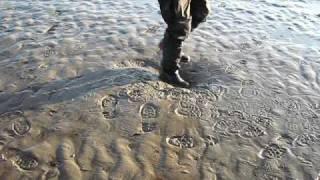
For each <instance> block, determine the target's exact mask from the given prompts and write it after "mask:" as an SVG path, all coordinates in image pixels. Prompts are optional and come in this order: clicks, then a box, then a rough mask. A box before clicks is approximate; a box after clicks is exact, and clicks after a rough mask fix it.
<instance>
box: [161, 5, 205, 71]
mask: <svg viewBox="0 0 320 180" xmlns="http://www.w3.org/2000/svg"><path fill="white" fill-rule="evenodd" d="M159 4H160V9H161V15H162V17H163V19H164V21H165V22H166V23H167V25H168V27H167V29H166V32H165V35H164V39H163V59H162V62H161V66H162V69H163V70H164V71H166V72H168V73H172V72H174V71H176V70H178V69H179V61H180V56H181V51H182V42H183V41H184V40H185V39H186V38H187V37H188V36H189V34H190V32H191V31H192V30H193V29H195V28H196V27H197V26H198V25H199V24H200V23H201V22H204V21H205V19H206V17H207V16H208V14H209V12H210V10H209V2H208V0H159Z"/></svg>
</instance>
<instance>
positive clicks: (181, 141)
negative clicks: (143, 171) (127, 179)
mask: <svg viewBox="0 0 320 180" xmlns="http://www.w3.org/2000/svg"><path fill="white" fill-rule="evenodd" d="M117 92H118V93H117V94H115V95H114V94H108V95H106V96H104V97H103V98H102V100H101V109H102V115H103V117H104V118H105V119H107V120H111V119H113V120H116V119H117V117H118V115H119V114H120V113H121V108H120V107H118V106H119V101H120V99H122V100H123V99H127V101H128V102H129V103H135V104H137V106H139V108H138V109H139V112H138V113H139V116H140V117H141V127H142V130H143V132H145V133H152V132H154V131H155V130H156V129H159V128H160V127H159V122H158V120H159V117H160V116H161V111H168V110H167V109H161V108H163V107H162V106H160V102H161V101H166V102H171V104H172V106H170V107H172V108H173V112H174V113H176V115H178V116H182V117H184V118H189V119H192V120H209V121H213V122H214V123H213V124H212V125H211V126H212V131H214V132H215V135H205V137H204V140H205V143H206V145H207V147H208V146H214V145H215V144H217V143H219V139H220V137H226V136H227V137H233V136H239V137H242V138H258V137H262V136H265V135H267V134H268V130H270V129H271V128H272V127H273V123H274V121H273V119H271V118H269V117H265V116H262V115H255V114H246V113H244V112H242V111H237V110H231V111H230V110H221V109H215V108H212V105H214V103H215V102H216V100H217V98H218V97H217V95H216V94H215V93H214V92H212V91H210V90H207V89H203V88H198V89H193V90H186V89H181V88H172V89H169V88H164V89H160V90H159V89H157V88H155V87H151V86H149V85H146V84H143V83H142V84H141V83H140V84H134V85H132V86H129V87H126V88H123V89H120V90H119V91H117ZM279 104H280V103H279ZM284 106H286V107H288V109H297V108H298V106H297V105H295V103H292V102H289V103H288V104H285V105H284ZM212 109H213V111H214V112H212ZM207 111H210V112H212V113H211V114H210V115H209V116H208V114H206V112H207ZM311 117H313V116H311ZM0 118H1V121H0V123H1V131H3V132H11V133H13V136H18V137H21V136H25V135H27V134H28V132H29V131H30V130H31V122H30V121H29V119H28V118H26V117H25V116H24V114H23V112H20V111H16V112H10V113H5V114H3V115H1V116H0ZM8 122H9V123H8ZM8 124H10V126H5V125H8ZM11 136H12V135H8V137H10V138H11ZM0 139H1V143H2V144H4V145H5V143H6V140H7V138H5V137H2V135H1V137H0ZM166 143H167V144H168V145H169V146H173V147H177V148H181V149H186V148H193V147H195V146H196V145H197V144H196V143H195V140H194V137H192V135H189V134H178V135H174V136H170V137H167V138H166ZM67 144H68V143H67ZM292 144H293V145H297V146H311V145H314V144H320V134H318V133H316V132H314V133H304V134H300V135H297V136H296V137H295V139H294V140H293V142H292ZM71 149H72V148H71ZM65 151H66V152H68V153H67V154H68V155H70V154H72V153H71V151H73V150H70V147H68V146H61V147H60V148H59V150H58V152H57V153H58V155H59V157H57V158H58V159H59V161H60V162H63V163H65V166H70V168H75V169H76V170H75V171H76V172H80V171H79V169H78V167H77V165H76V164H75V163H74V162H73V160H72V157H70V156H68V157H65V153H66V152H65ZM69 151H70V152H69ZM60 152H61V153H60ZM286 153H287V149H286V148H285V147H283V146H281V145H279V144H276V143H270V144H268V145H267V146H265V147H264V148H263V149H262V150H261V151H260V153H259V155H260V157H261V158H262V159H268V160H273V159H280V158H282V157H283V156H284V155H285V154H286ZM14 163H15V165H16V166H17V167H19V168H20V169H22V170H25V171H32V170H35V169H37V167H39V160H38V159H37V158H36V157H34V156H33V155H32V154H29V153H25V152H18V153H17V154H16V156H15V158H14ZM61 168H62V167H61ZM68 168H69V167H68ZM60 171H61V173H62V175H63V174H64V173H65V174H64V175H63V176H65V177H68V176H72V175H70V174H67V173H68V172H67V171H65V170H64V169H60ZM56 175H57V174H56ZM56 175H55V176H56Z"/></svg>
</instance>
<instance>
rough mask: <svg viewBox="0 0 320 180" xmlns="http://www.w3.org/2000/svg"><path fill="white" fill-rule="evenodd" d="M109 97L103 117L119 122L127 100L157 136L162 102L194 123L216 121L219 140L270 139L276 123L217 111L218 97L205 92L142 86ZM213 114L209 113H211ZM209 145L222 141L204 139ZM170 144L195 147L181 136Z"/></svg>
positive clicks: (214, 126)
mask: <svg viewBox="0 0 320 180" xmlns="http://www.w3.org/2000/svg"><path fill="white" fill-rule="evenodd" d="M117 92H118V93H115V95H114V94H109V95H107V96H105V97H104V98H103V99H102V105H101V106H102V109H103V110H102V114H103V116H104V117H105V118H106V119H116V118H117V114H118V113H121V112H117V111H118V110H119V111H121V108H117V106H118V101H119V99H127V101H128V103H135V104H137V106H139V114H140V117H141V127H142V131H143V132H145V133H149V132H153V131H155V130H156V129H158V128H159V122H158V117H159V116H160V111H161V108H160V105H159V104H158V103H159V102H161V101H166V102H170V103H171V106H170V108H169V109H166V110H163V111H173V112H174V113H175V114H176V115H178V116H182V117H184V118H189V119H194V120H198V121H199V120H204V121H213V122H214V123H213V124H207V125H208V126H212V129H213V131H214V132H215V133H216V135H217V136H222V137H226V136H229V137H230V136H240V137H242V138H257V137H262V136H265V135H267V134H268V133H267V132H268V130H270V129H271V128H272V126H273V120H272V119H270V118H268V117H264V116H262V115H254V114H246V113H244V112H242V111H235V110H234V111H228V110H217V109H216V108H214V107H215V102H216V101H217V99H218V96H217V95H216V94H217V93H215V92H213V91H210V90H209V89H205V88H196V89H192V90H189V89H183V88H163V89H161V88H155V87H154V86H151V85H148V84H144V83H138V84H133V85H130V86H128V87H125V88H122V89H120V90H118V91H117ZM208 112H209V113H208ZM204 139H205V141H206V144H207V145H214V144H216V143H217V142H218V140H217V139H219V138H218V137H216V136H211V135H207V136H206V137H204ZM167 143H168V144H170V145H173V146H177V147H180V148H192V147H194V143H193V138H192V137H189V136H188V135H186V134H184V135H177V136H173V137H168V138H167Z"/></svg>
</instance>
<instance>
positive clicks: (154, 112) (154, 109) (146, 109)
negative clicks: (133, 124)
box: [140, 103, 160, 119]
mask: <svg viewBox="0 0 320 180" xmlns="http://www.w3.org/2000/svg"><path fill="white" fill-rule="evenodd" d="M140 109H141V110H140V115H141V117H142V118H145V119H151V118H157V117H158V116H159V109H160V108H159V107H158V106H156V105H155V104H153V103H146V104H144V105H142V106H141V108H140Z"/></svg>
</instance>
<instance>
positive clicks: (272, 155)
mask: <svg viewBox="0 0 320 180" xmlns="http://www.w3.org/2000/svg"><path fill="white" fill-rule="evenodd" d="M286 152H287V150H286V149H285V148H283V147H281V146H280V145H278V144H269V145H268V146H267V147H266V148H264V149H263V150H262V152H261V156H262V157H264V158H268V159H279V158H281V157H282V156H283V155H284V154H285V153H286Z"/></svg>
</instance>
